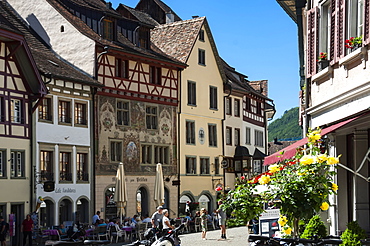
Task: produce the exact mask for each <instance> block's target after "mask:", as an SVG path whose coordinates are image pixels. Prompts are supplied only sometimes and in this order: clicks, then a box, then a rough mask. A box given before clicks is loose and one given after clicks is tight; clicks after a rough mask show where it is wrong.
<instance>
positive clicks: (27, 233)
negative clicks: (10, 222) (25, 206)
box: [21, 214, 33, 246]
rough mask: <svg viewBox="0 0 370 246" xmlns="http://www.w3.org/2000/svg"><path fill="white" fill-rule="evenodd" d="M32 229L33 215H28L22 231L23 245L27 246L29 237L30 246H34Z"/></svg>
mask: <svg viewBox="0 0 370 246" xmlns="http://www.w3.org/2000/svg"><path fill="white" fill-rule="evenodd" d="M32 229H33V220H32V219H31V215H30V214H27V217H26V219H25V220H23V222H22V228H21V231H22V232H23V245H26V239H27V237H28V245H29V246H32Z"/></svg>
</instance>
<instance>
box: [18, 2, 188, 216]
mask: <svg viewBox="0 0 370 246" xmlns="http://www.w3.org/2000/svg"><path fill="white" fill-rule="evenodd" d="M11 2H12V4H13V5H14V6H16V7H15V8H16V9H17V11H19V13H20V14H21V15H22V16H23V17H24V18H25V19H27V20H29V23H30V24H31V26H34V28H35V30H38V31H40V32H42V33H43V34H44V37H45V38H46V42H48V43H49V44H50V45H51V46H52V47H53V49H54V50H55V52H56V53H58V54H59V55H60V56H62V57H63V58H64V59H66V60H68V61H69V62H70V63H71V64H73V65H75V66H76V67H78V68H79V69H81V70H82V71H84V72H86V73H88V74H89V75H90V76H94V77H95V78H97V80H98V81H99V82H100V83H102V84H103V85H104V87H103V88H100V89H98V90H97V92H96V94H95V97H94V101H95V103H96V107H95V111H94V123H93V124H94V126H95V132H94V141H95V147H96V149H95V159H94V161H95V168H94V169H93V171H94V176H95V179H94V182H95V183H94V189H95V190H94V191H93V192H94V194H95V208H96V210H100V211H101V212H102V213H101V216H102V217H103V218H111V217H115V216H117V208H116V206H115V201H114V199H113V197H114V184H115V174H116V170H117V167H118V164H119V163H120V162H123V164H124V166H125V172H126V176H127V177H126V182H127V191H128V201H127V207H126V214H127V215H128V216H132V215H134V214H137V213H141V214H143V215H145V214H149V213H151V212H153V211H154V210H155V206H154V201H153V192H154V180H155V166H156V164H157V163H162V164H163V170H164V175H165V177H164V178H165V180H166V181H167V182H165V193H166V199H165V205H164V206H166V207H173V206H175V205H176V204H177V187H176V186H172V182H171V181H172V180H173V179H174V178H175V177H176V175H175V174H176V172H177V157H176V148H175V145H176V133H177V130H176V120H177V105H178V101H179V99H178V83H179V79H180V71H181V70H182V69H183V68H185V65H184V64H183V63H182V62H179V61H176V60H174V59H173V58H169V57H168V56H167V55H164V54H162V53H158V52H156V51H155V49H154V48H153V49H152V48H150V46H149V44H150V32H149V30H150V28H153V23H155V21H154V20H153V19H151V18H150V16H148V15H146V14H144V13H142V12H138V11H136V12H134V11H135V10H133V9H130V8H126V7H125V6H121V9H120V13H119V12H117V11H115V10H114V9H112V7H111V6H110V4H109V3H107V4H104V3H103V2H102V1H98V0H95V1H84V0H37V1H36V2H34V4H32V6H30V4H29V2H28V1H19V0H16V1H13V0H11ZM24 6H27V7H24ZM40 6H42V7H40ZM33 16H35V17H36V18H32V17H33ZM148 19H150V20H148ZM36 20H37V21H36ZM37 27H38V28H37Z"/></svg>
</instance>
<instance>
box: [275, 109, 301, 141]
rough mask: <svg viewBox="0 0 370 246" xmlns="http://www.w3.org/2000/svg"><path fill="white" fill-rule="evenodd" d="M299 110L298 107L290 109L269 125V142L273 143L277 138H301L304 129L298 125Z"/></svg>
mask: <svg viewBox="0 0 370 246" xmlns="http://www.w3.org/2000/svg"><path fill="white" fill-rule="evenodd" d="M298 119H299V109H298V107H295V108H292V109H289V110H287V111H285V112H284V114H283V115H282V116H281V117H280V118H279V119H276V120H274V121H273V122H271V123H270V124H269V125H268V141H269V142H271V141H273V140H274V139H275V138H277V139H287V138H301V137H302V134H303V132H302V128H301V126H299V124H298Z"/></svg>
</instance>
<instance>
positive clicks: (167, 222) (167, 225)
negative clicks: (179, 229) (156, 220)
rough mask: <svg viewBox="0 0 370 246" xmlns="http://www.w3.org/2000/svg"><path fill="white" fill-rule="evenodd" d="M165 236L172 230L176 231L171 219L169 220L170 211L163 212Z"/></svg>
mask: <svg viewBox="0 0 370 246" xmlns="http://www.w3.org/2000/svg"><path fill="white" fill-rule="evenodd" d="M162 214H163V222H162V223H163V234H165V233H166V232H168V231H169V230H170V229H175V227H174V226H173V225H171V223H170V219H169V218H168V210H167V209H164V210H163V212H162Z"/></svg>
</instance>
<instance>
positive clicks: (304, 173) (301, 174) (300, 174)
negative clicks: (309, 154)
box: [297, 172, 306, 176]
mask: <svg viewBox="0 0 370 246" xmlns="http://www.w3.org/2000/svg"><path fill="white" fill-rule="evenodd" d="M297 174H298V175H299V176H303V175H306V172H303V173H300V172H298V173H297Z"/></svg>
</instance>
